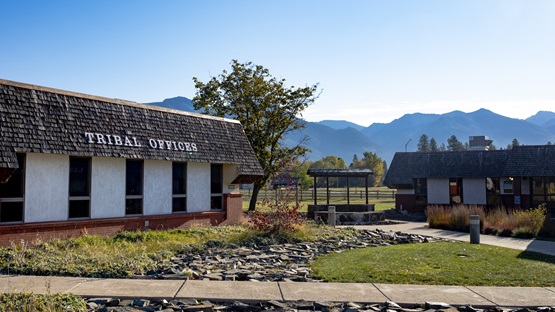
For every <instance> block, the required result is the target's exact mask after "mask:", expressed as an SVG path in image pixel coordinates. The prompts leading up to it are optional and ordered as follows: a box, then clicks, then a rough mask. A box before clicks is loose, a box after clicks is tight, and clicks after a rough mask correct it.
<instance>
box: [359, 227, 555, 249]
mask: <svg viewBox="0 0 555 312" xmlns="http://www.w3.org/2000/svg"><path fill="white" fill-rule="evenodd" d="M355 228H357V229H368V230H375V229H380V230H383V231H394V232H397V231H400V232H403V233H410V234H418V235H427V236H433V237H441V238H447V239H452V240H457V241H464V242H470V234H469V233H464V232H455V231H447V230H440V229H431V228H429V227H428V223H426V222H401V223H398V224H387V225H361V226H358V225H357V226H355ZM480 243H481V244H486V245H493V246H500V247H506V248H513V249H518V250H526V251H534V252H539V253H543V254H547V255H552V256H555V242H554V241H542V240H537V239H522V238H512V237H501V236H493V235H480Z"/></svg>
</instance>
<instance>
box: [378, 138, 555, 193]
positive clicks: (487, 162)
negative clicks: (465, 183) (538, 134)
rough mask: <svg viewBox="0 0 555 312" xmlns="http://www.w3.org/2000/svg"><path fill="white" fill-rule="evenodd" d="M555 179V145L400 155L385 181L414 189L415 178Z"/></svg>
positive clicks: (397, 156) (396, 156) (398, 186)
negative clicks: (534, 177)
mask: <svg viewBox="0 0 555 312" xmlns="http://www.w3.org/2000/svg"><path fill="white" fill-rule="evenodd" d="M509 176H515V177H518V176H520V177H532V176H537V177H542V176H555V145H539V146H517V147H514V148H513V149H512V150H496V151H464V152H436V153H396V154H395V156H394V157H393V161H392V162H391V166H390V167H389V170H388V171H387V175H386V177H385V179H384V185H386V186H388V187H391V188H412V185H413V179H415V178H487V177H509Z"/></svg>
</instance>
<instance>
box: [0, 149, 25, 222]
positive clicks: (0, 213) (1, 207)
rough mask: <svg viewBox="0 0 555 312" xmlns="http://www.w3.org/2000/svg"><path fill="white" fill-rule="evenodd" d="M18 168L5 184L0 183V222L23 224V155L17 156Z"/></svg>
mask: <svg viewBox="0 0 555 312" xmlns="http://www.w3.org/2000/svg"><path fill="white" fill-rule="evenodd" d="M17 162H18V165H19V168H18V169H16V170H14V172H13V173H12V175H11V176H10V178H9V179H8V181H6V183H0V222H23V207H24V205H23V197H24V194H25V179H24V178H25V154H17Z"/></svg>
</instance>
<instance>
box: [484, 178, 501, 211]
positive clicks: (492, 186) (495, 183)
mask: <svg viewBox="0 0 555 312" xmlns="http://www.w3.org/2000/svg"><path fill="white" fill-rule="evenodd" d="M486 205H488V206H500V205H501V197H500V195H499V178H486Z"/></svg>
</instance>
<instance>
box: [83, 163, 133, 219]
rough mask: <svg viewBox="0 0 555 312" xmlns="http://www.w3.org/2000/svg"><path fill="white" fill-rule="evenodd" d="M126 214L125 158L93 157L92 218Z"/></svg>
mask: <svg viewBox="0 0 555 312" xmlns="http://www.w3.org/2000/svg"><path fill="white" fill-rule="evenodd" d="M124 216H125V159H123V158H109V157H93V158H92V170H91V218H115V217H124Z"/></svg>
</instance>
